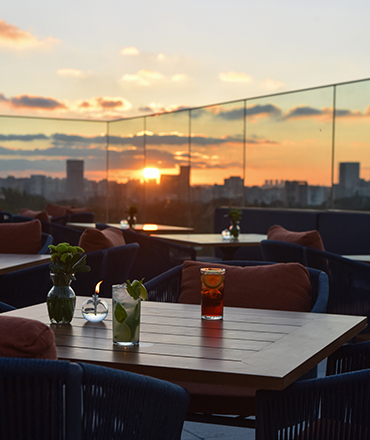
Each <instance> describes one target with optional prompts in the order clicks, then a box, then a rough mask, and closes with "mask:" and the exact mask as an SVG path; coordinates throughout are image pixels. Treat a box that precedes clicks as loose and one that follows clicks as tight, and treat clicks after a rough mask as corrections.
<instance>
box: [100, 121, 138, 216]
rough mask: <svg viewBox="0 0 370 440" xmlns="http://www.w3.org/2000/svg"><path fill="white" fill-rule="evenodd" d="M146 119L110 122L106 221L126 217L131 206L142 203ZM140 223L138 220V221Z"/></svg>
mask: <svg viewBox="0 0 370 440" xmlns="http://www.w3.org/2000/svg"><path fill="white" fill-rule="evenodd" d="M144 127H145V118H133V119H124V120H121V121H115V122H110V123H109V141H108V142H109V146H108V182H109V187H108V188H109V190H108V205H107V221H108V220H109V222H119V221H120V220H122V219H124V218H126V217H127V212H126V211H128V209H129V207H130V206H131V205H135V206H137V207H140V206H142V205H143V203H144V191H143V185H142V180H143V175H142V170H143V168H144V164H145V152H144ZM139 220H140V221H141V219H140V218H139Z"/></svg>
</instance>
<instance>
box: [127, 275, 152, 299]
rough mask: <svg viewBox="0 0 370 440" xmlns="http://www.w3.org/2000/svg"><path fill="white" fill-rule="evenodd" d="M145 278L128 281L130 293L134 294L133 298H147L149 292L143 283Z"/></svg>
mask: <svg viewBox="0 0 370 440" xmlns="http://www.w3.org/2000/svg"><path fill="white" fill-rule="evenodd" d="M143 280H144V278H142V279H141V280H140V281H138V280H134V281H133V282H132V283H131V282H130V280H127V281H126V290H127V292H128V294H129V295H130V296H132V298H134V299H139V298H140V297H141V298H142V299H143V300H146V299H147V297H148V292H147V291H146V288H145V286H144V285H143Z"/></svg>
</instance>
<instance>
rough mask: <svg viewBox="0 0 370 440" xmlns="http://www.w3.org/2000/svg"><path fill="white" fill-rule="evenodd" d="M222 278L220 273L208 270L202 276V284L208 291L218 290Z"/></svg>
mask: <svg viewBox="0 0 370 440" xmlns="http://www.w3.org/2000/svg"><path fill="white" fill-rule="evenodd" d="M223 278H224V276H223V275H221V274H220V273H218V272H212V270H210V271H209V272H207V273H204V274H203V275H202V283H203V284H204V285H205V286H206V287H207V288H208V289H218V288H219V287H220V286H221V284H222V283H223Z"/></svg>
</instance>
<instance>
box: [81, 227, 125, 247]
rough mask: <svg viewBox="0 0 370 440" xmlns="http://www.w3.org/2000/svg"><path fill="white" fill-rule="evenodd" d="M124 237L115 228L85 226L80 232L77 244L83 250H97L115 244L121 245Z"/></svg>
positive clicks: (123, 242)
mask: <svg viewBox="0 0 370 440" xmlns="http://www.w3.org/2000/svg"><path fill="white" fill-rule="evenodd" d="M124 244H125V239H124V238H123V235H122V231H121V230H120V229H117V228H106V229H103V230H102V231H101V230H99V229H94V228H87V229H85V231H84V232H83V233H82V235H81V237H80V241H79V243H78V245H79V246H80V247H82V249H84V251H85V252H93V251H99V250H102V249H107V248H110V247H115V246H123V245H124Z"/></svg>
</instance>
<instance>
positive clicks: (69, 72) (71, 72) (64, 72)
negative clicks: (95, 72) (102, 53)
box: [57, 69, 90, 79]
mask: <svg viewBox="0 0 370 440" xmlns="http://www.w3.org/2000/svg"><path fill="white" fill-rule="evenodd" d="M57 75H59V76H65V77H70V78H81V79H84V78H87V77H88V76H89V75H90V73H89V72H83V71H82V70H78V69H58V70H57Z"/></svg>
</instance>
